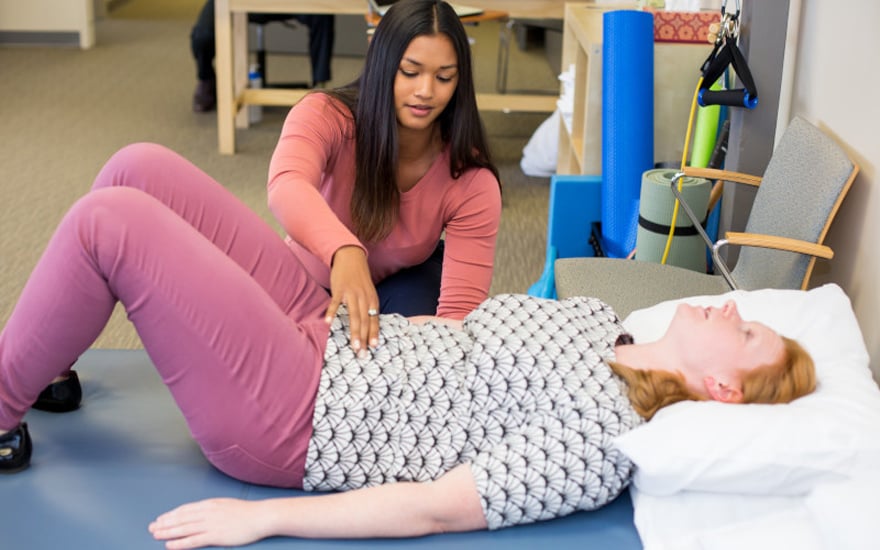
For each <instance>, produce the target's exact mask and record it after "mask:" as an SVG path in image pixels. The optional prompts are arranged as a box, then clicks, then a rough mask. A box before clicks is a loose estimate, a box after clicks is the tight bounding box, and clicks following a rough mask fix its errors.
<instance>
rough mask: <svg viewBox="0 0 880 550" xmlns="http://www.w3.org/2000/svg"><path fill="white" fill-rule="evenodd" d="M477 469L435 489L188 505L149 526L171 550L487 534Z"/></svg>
mask: <svg viewBox="0 0 880 550" xmlns="http://www.w3.org/2000/svg"><path fill="white" fill-rule="evenodd" d="M485 528H486V520H485V518H484V516H483V510H482V507H481V506H480V497H479V495H478V493H477V488H476V485H475V484H474V480H473V476H472V475H471V471H470V466H468V465H466V464H465V465H461V466H457V467H456V468H454V469H453V470H451V471H449V472H447V473H446V474H445V475H443V476H442V477H440V478H439V479H438V480H437V481H434V482H430V483H409V482H405V483H393V484H389V485H381V486H378V487H371V488H367V489H359V490H355V491H349V492H345V493H333V494H324V495H317V496H310V497H295V498H283V499H270V500H263V501H245V500H238V499H210V500H203V501H200V502H195V503H191V504H185V505H183V506H180V507H179V508H176V509H174V510H172V511H171V512H167V513H165V514H163V515H161V516H159V518H157V519H156V521H154V522H153V523H151V524H150V532H151V533H152V534H153V536H154V537H155V538H157V539H159V540H165V541H167V542H166V548H175V549H176V548H200V547H202V546H209V545H216V546H235V545H243V544H248V543H251V542H254V541H257V540H260V539H262V538H266V537H270V536H277V535H281V536H291V537H300V538H381V537H415V536H421V535H428V534H432V533H444V532H454V531H473V530H477V529H485Z"/></svg>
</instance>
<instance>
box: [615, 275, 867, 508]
mask: <svg viewBox="0 0 880 550" xmlns="http://www.w3.org/2000/svg"><path fill="white" fill-rule="evenodd" d="M728 299H734V300H735V301H736V302H737V306H738V308H739V311H740V314H741V315H742V317H743V318H744V319H750V320H759V321H761V322H763V323H765V324H767V325H769V326H770V327H772V328H773V329H775V330H777V331H778V332H779V333H781V334H783V335H785V336H788V337H790V338H794V339H796V340H797V341H798V342H800V343H801V345H803V346H804V348H806V349H807V351H808V352H810V354H811V355H812V357H813V359H814V361H815V362H816V374H817V377H818V382H819V383H818V387H817V390H816V391H815V392H814V393H812V394H810V395H808V396H806V397H803V398H801V399H798V400H796V401H794V402H792V403H790V404H787V405H727V404H721V403H717V402H683V403H677V404H675V405H672V406H669V407H665V408H664V409H661V410H660V411H659V412H658V413H657V414H656V415H655V416H654V419H652V420H651V421H650V422H647V423H646V424H644V425H642V426H640V427H638V428H636V429H635V430H633V431H631V432H628V433H626V434H624V435H622V436H620V437H619V438H618V439H617V441H616V445H617V446H618V448H619V449H620V450H621V451H622V452H623V453H624V454H626V455H627V456H629V457H630V458H631V459H632V460H633V462H634V463H635V464H636V466H637V469H636V473H635V477H634V479H633V483H634V484H635V486H636V488H637V489H639V490H640V491H643V492H645V493H648V494H651V495H657V496H660V495H669V494H672V493H675V492H677V491H681V490H692V491H716V492H732V493H742V494H776V495H795V494H804V493H807V492H808V491H810V490H811V489H812V488H813V487H814V486H815V484H816V483H818V482H821V481H828V480H839V479H844V478H846V477H847V475H848V474H849V473H850V472H851V471H852V470H853V468H855V467H856V466H858V465H860V464H877V461H878V460H880V390H878V388H877V384H876V383H875V382H874V380H873V378H872V375H871V371H870V369H869V367H868V364H869V359H868V353H867V350H866V349H865V344H864V340H863V338H862V334H861V331H860V329H859V326H858V322H857V321H856V318H855V315H854V313H853V311H852V306H851V304H850V301H849V298H848V297H847V296H846V294H844V292H843V291H842V290H841V289H840V287H838V286H836V285H825V286H823V287H820V288H816V289H813V290H810V291H798V290H759V291H751V292H746V291H735V292H730V293H727V294H724V295H720V296H703V297H697V298H688V299H686V300H677V301H672V302H664V303H662V304H659V305H657V306H654V307H651V308H647V309H643V310H639V311H635V312H633V313H632V314H631V315H630V316H629V317H628V318H627V319H626V321H624V324H625V325H626V327H627V329H628V330H629V331H630V332H631V333H632V334H633V336H634V337H635V339H636V342H639V341H643V342H644V341H651V340H655V339H657V338H659V337H660V336H661V335H662V334H663V332H664V331H665V327H666V326H667V325H668V323H669V321H670V319H671V318H672V315H673V313H674V311H675V307H676V305H677V304H678V303H679V302H681V301H687V302H688V303H694V304H699V305H720V304H722V303H723V302H724V301H726V300H728Z"/></svg>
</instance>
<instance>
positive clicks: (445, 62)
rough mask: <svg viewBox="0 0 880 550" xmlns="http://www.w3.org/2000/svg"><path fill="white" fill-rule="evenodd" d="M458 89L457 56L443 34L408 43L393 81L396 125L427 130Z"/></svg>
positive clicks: (450, 42) (420, 38) (421, 37)
mask: <svg viewBox="0 0 880 550" xmlns="http://www.w3.org/2000/svg"><path fill="white" fill-rule="evenodd" d="M457 85H458V56H457V55H456V54H455V48H454V47H453V45H452V41H451V40H450V39H449V37H448V36H446V35H445V34H437V35H433V36H428V35H423V36H418V37H416V38H414V39H413V41H412V42H410V43H409V46H408V47H407V49H406V51H405V52H404V53H403V58H402V59H401V60H400V67H399V69H398V71H397V77H396V78H395V79H394V108H395V110H396V111H397V122H398V124H399V125H400V126H401V127H403V128H407V129H411V130H422V129H425V128H429V127H430V126H431V125H432V124H433V123H434V121H435V120H437V117H438V116H440V113H442V112H443V109H445V108H446V105H447V104H448V103H449V101H450V100H451V99H452V95H453V94H454V93H455V88H456V86H457Z"/></svg>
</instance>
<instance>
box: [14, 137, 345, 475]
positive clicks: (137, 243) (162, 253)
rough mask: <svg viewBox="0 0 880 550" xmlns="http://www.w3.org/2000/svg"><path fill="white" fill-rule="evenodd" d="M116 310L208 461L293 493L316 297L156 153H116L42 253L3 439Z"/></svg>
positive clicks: (17, 325) (275, 246) (190, 175)
mask: <svg viewBox="0 0 880 550" xmlns="http://www.w3.org/2000/svg"><path fill="white" fill-rule="evenodd" d="M117 301H120V302H121V303H122V304H123V305H124V306H125V309H126V311H127V313H128V318H129V319H130V320H131V321H132V323H134V325H135V327H136V329H137V332H138V334H139V335H140V337H141V340H142V341H143V344H144V347H145V348H146V350H147V352H148V353H149V355H150V358H151V359H152V361H153V363H154V364H155V366H156V368H157V370H158V371H159V373H160V375H161V376H162V379H163V381H164V382H165V384H166V385H167V386H168V388H169V389H170V391H171V393H172V394H173V396H174V399H175V401H176V402H177V404H178V406H179V407H180V409H181V410H182V412H183V414H184V416H185V418H186V421H187V424H188V425H189V428H190V430H191V431H192V434H193V437H194V438H195V440H196V441H197V442H198V443H199V445H200V446H201V448H202V450H203V452H204V453H205V455H206V456H207V457H208V459H209V460H210V461H211V462H212V463H213V464H214V465H215V466H217V467H218V468H219V469H220V470H222V471H224V472H226V473H228V474H229V475H232V476H234V477H236V478H239V479H242V480H245V481H249V482H253V483H260V484H267V485H277V486H289V487H298V486H300V484H301V482H302V474H303V468H304V464H305V453H306V450H307V446H308V439H309V437H310V435H311V429H312V428H311V422H312V411H313V403H314V395H315V391H316V388H317V383H318V378H319V376H320V369H321V364H322V359H323V351H324V347H325V345H326V339H327V334H328V327H327V325H326V323H325V322H324V320H323V314H324V311H325V309H326V307H327V304H328V302H329V297H328V294H327V291H326V290H324V289H323V288H321V287H320V286H319V285H318V284H316V283H315V282H314V281H313V280H312V279H310V278H309V277H308V276H307V275H306V271H305V270H304V269H302V267H301V265H300V263H299V261H298V260H297V259H296V257H295V256H294V255H293V254H292V253H291V252H290V251H289V249H288V248H287V246H286V245H285V244H284V242H283V241H282V239H281V238H280V237H279V235H278V234H277V233H276V232H275V231H274V230H273V229H272V228H271V227H270V226H269V225H268V224H266V223H265V222H264V221H263V220H262V219H261V218H260V217H259V216H258V215H257V214H256V213H254V212H253V211H251V210H250V209H249V208H247V206H245V205H244V204H243V203H241V202H240V201H239V200H238V199H237V198H235V197H234V196H233V195H232V194H231V193H230V192H228V191H227V190H226V189H224V188H223V187H222V186H221V185H219V184H218V183H216V182H215V181H214V180H213V179H211V178H210V177H209V176H208V175H207V174H205V173H204V172H202V171H201V170H199V169H198V168H196V167H195V166H193V165H192V164H191V163H189V162H188V161H187V160H185V159H183V158H182V157H180V156H179V155H177V154H175V153H173V152H171V151H169V150H168V149H165V148H163V147H161V146H158V145H154V144H145V143H141V144H135V145H131V146H128V147H126V148H124V149H122V150H120V151H119V152H118V153H116V154H115V155H114V156H113V157H112V158H111V159H110V160H109V161H108V163H107V164H106V165H105V166H104V168H103V169H102V171H101V173H100V174H99V175H98V177H97V178H96V180H95V185H94V187H93V190H92V191H91V192H89V193H88V194H87V195H86V196H85V197H83V198H81V199H80V200H79V201H77V202H76V204H74V206H73V207H72V208H71V209H70V211H69V212H68V213H67V215H66V216H65V217H64V219H63V220H62V221H61V223H60V225H59V227H58V229H57V230H56V232H55V234H54V235H53V237H52V239H51V240H50V241H49V244H48V246H47V248H46V251H45V252H44V254H43V256H42V258H41V259H40V261H39V262H38V264H37V266H36V267H35V269H34V271H33V273H32V275H31V277H30V279H29V280H28V282H27V284H26V286H25V288H24V290H23V292H22V294H21V296H20V298H19V301H18V304H17V305H16V308H15V310H14V312H13V314H12V316H11V317H10V319H9V322H8V323H7V325H6V326H5V327H4V328H3V332H2V333H0V429H11V428H14V427H15V426H17V425H18V423H19V421H20V420H21V418H22V417H23V416H24V414H25V412H26V411H27V410H28V408H29V407H30V405H31V404H32V403H33V402H34V401H35V400H36V398H37V395H38V394H39V393H40V391H41V390H42V389H43V388H45V387H46V385H47V384H48V383H49V382H50V381H51V380H52V378H54V377H55V376H57V375H59V374H60V373H63V372H64V371H65V370H66V369H67V368H68V366H69V365H70V364H71V363H73V362H74V361H75V360H76V358H77V357H79V355H80V354H81V353H82V352H84V351H85V350H86V349H88V347H89V346H90V345H91V344H92V343H93V342H94V340H95V338H96V337H97V336H98V335H99V334H100V332H101V330H102V329H103V328H104V326H105V324H106V323H107V320H108V319H109V317H110V314H111V312H112V310H113V307H114V305H115V303H116V302H117ZM86 406H87V404H86ZM37 451H38V449H37Z"/></svg>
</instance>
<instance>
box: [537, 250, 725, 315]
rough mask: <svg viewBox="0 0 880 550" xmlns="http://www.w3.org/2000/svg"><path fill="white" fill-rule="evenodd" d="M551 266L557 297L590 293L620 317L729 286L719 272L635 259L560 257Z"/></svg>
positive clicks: (722, 291)
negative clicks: (553, 272)
mask: <svg viewBox="0 0 880 550" xmlns="http://www.w3.org/2000/svg"><path fill="white" fill-rule="evenodd" d="M554 270H555V272H556V295H557V297H558V298H559V299H562V298H568V297H570V296H594V297H596V298H600V299H601V300H603V301H604V302H605V303H607V304H609V305H610V306H611V307H613V308H614V311H615V312H617V315H618V316H619V317H620V318H621V319H623V318H624V317H626V316H627V315H629V314H630V313H631V312H632V311H634V310H636V309H642V308H646V307H650V306H653V305H655V304H658V303H660V302H662V301H665V300H674V299H676V298H684V297H688V296H702V295H706V294H721V293H724V292H727V291H728V290H730V288H729V287H728V286H727V283H725V282H724V279H722V278H721V277H720V276H715V275H707V274H705V273H700V272H698V271H692V270H690V269H685V268H681V267H675V266H671V265H662V264H658V263H653V262H643V261H639V260H624V259H620V258H560V259H558V260H556V263H555V266H554Z"/></svg>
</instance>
